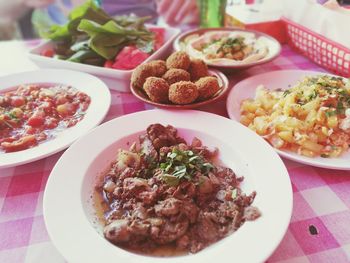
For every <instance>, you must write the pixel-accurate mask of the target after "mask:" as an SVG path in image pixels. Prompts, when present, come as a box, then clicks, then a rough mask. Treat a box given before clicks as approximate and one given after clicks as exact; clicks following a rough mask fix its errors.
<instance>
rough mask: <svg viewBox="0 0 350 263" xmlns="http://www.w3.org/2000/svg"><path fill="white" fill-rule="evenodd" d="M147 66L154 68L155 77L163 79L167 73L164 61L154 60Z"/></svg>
mask: <svg viewBox="0 0 350 263" xmlns="http://www.w3.org/2000/svg"><path fill="white" fill-rule="evenodd" d="M147 64H148V65H150V66H151V67H152V70H153V73H154V76H155V77H161V76H163V75H164V73H165V72H166V71H167V68H166V64H165V61H163V60H153V61H151V62H148V63H147Z"/></svg>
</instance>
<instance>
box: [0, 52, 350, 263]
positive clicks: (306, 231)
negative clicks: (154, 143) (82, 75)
mask: <svg viewBox="0 0 350 263" xmlns="http://www.w3.org/2000/svg"><path fill="white" fill-rule="evenodd" d="M280 69H305V70H319V71H323V70H322V69H321V68H319V67H317V66H316V65H315V64H313V63H311V62H309V61H308V60H307V59H305V58H304V57H302V56H300V55H298V54H296V53H294V52H293V51H292V50H291V49H290V48H289V47H288V46H284V47H283V50H282V53H281V55H280V56H279V57H278V58H277V59H276V60H274V61H273V62H270V63H268V64H265V65H262V66H256V67H254V68H251V69H249V70H246V71H242V72H235V73H232V74H231V75H230V76H229V78H230V84H231V86H232V85H233V84H234V83H236V82H238V81H239V80H242V79H244V78H247V77H249V76H252V75H255V74H259V73H263V72H267V71H272V70H280ZM149 108H151V107H150V106H148V105H145V104H143V103H141V102H140V101H138V100H137V99H136V98H134V97H133V95H131V94H126V93H119V92H116V91H112V106H111V108H110V110H109V113H108V116H107V118H106V120H109V119H112V118H116V117H118V116H121V115H125V114H128V113H132V112H136V111H142V110H147V109H149ZM201 110H205V111H210V112H214V113H217V114H220V115H223V116H227V113H226V110H225V100H221V101H219V102H217V103H216V104H214V105H210V106H207V107H205V108H202V109H201ZM62 153H63V152H60V153H58V154H55V155H53V156H51V157H48V158H45V159H43V160H40V161H36V162H33V163H30V164H26V165H22V166H17V167H13V168H9V169H0V262H4V263H7V262H16V263H17V262H19V263H20V262H33V263H40V262H45V263H46V262H50V263H53V262H65V260H64V258H63V257H62V256H61V255H60V254H59V253H58V252H57V250H56V249H55V248H54V247H53V245H52V243H51V241H50V238H49V237H48V234H47V231H46V228H45V224H44V219H43V210H42V198H43V192H44V189H45V185H46V182H47V178H48V177H49V175H50V171H51V169H52V168H53V166H54V165H55V163H56V161H57V160H58V158H59V157H60V156H61V154H62ZM284 162H285V164H286V166H287V168H288V171H289V175H290V178H291V181H292V184H293V192H294V209H293V216H292V220H291V223H290V226H289V229H288V231H287V233H286V235H285V237H284V239H283V241H282V242H281V244H280V245H279V247H278V248H277V250H276V251H275V252H274V253H273V255H272V256H271V257H270V258H269V259H268V262H317V263H321V262H337V263H342V262H350V226H349V225H350V224H349V223H350V172H345V171H334V170H326V169H319V168H314V167H311V166H306V165H303V164H299V163H295V162H291V161H288V160H284ZM72 176H73V175H72ZM62 231H64V229H62ZM271 231H273V229H271ZM241 262H243V261H241Z"/></svg>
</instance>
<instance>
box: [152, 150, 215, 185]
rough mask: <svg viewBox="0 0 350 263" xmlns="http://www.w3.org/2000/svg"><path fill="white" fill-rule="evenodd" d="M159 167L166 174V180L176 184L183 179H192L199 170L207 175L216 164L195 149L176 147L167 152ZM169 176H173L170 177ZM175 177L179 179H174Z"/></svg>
mask: <svg viewBox="0 0 350 263" xmlns="http://www.w3.org/2000/svg"><path fill="white" fill-rule="evenodd" d="M159 168H160V169H161V170H162V171H163V172H164V173H165V174H166V177H165V178H163V176H162V178H163V179H164V180H165V181H166V182H168V181H169V180H171V182H170V183H171V184H175V183H176V182H177V183H179V181H180V180H181V179H187V180H192V178H193V176H194V175H195V174H196V173H197V172H199V173H201V174H203V175H207V174H208V173H209V172H210V171H211V170H212V169H214V166H213V165H212V164H211V163H209V162H207V161H206V160H205V159H204V158H203V157H202V156H200V155H197V154H195V153H194V152H193V151H190V150H187V151H181V150H179V149H176V148H174V149H173V150H172V151H171V152H169V153H168V154H167V156H166V159H165V161H164V162H162V163H160V165H159ZM169 176H172V177H171V178H170V179H169ZM173 177H175V178H177V179H178V180H177V181H176V180H174V178H173Z"/></svg>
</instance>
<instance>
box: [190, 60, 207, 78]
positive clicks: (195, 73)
mask: <svg viewBox="0 0 350 263" xmlns="http://www.w3.org/2000/svg"><path fill="white" fill-rule="evenodd" d="M188 72H189V73H190V74H191V80H192V81H196V80H198V79H200V78H202V77H206V76H208V75H209V73H208V66H207V64H205V62H204V61H203V60H201V59H192V60H191V64H190V67H189V68H188Z"/></svg>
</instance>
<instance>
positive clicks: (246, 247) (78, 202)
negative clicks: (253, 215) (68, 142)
mask: <svg viewBox="0 0 350 263" xmlns="http://www.w3.org/2000/svg"><path fill="white" fill-rule="evenodd" d="M157 122H158V123H161V124H163V125H166V124H170V125H173V126H174V127H176V128H177V129H178V131H179V135H180V136H182V137H184V138H185V139H186V140H188V141H189V140H191V139H192V138H193V137H194V136H196V137H198V138H199V139H201V140H202V142H203V144H205V145H207V146H209V147H214V146H216V147H218V149H219V153H220V155H219V158H220V159H221V160H222V161H223V163H224V164H225V165H227V166H229V167H231V168H233V170H234V171H235V172H236V174H238V175H240V176H241V175H243V176H244V177H245V180H244V183H243V184H242V189H243V191H245V192H247V193H250V192H251V191H252V190H256V191H257V196H256V199H255V201H254V203H253V204H254V205H255V206H257V207H258V208H259V209H260V210H261V212H262V216H261V217H260V218H259V219H258V220H256V221H254V222H247V223H245V224H244V225H243V226H242V227H241V228H240V229H239V230H238V231H237V232H235V233H234V234H232V235H230V236H228V237H227V238H224V239H223V240H221V241H219V242H217V243H215V244H213V245H211V246H209V247H208V248H206V249H204V250H203V251H201V252H199V253H197V254H194V255H186V256H178V257H170V258H161V257H150V256H142V255H139V254H134V253H131V252H128V251H126V250H123V249H121V248H119V247H117V246H114V245H113V244H111V243H110V242H109V241H107V240H106V239H105V238H104V237H103V236H102V234H101V225H100V224H99V223H98V222H97V220H96V215H95V209H94V207H93V201H92V199H91V195H92V193H93V191H94V187H95V185H96V181H98V178H100V176H101V173H103V172H104V171H105V170H106V169H107V168H108V166H109V164H110V163H111V162H112V161H113V160H114V158H115V154H116V151H117V149H119V148H127V147H128V146H127V145H129V146H130V144H128V143H130V142H133V141H134V140H136V139H137V137H138V135H139V134H140V133H141V132H144V130H145V129H146V128H147V126H148V125H149V124H152V123H157ZM218 127H220V128H219V129H218ZM77 155H79V158H75V156H77ZM266 164H268V165H266ZM72 175H73V176H72ZM43 205H44V219H45V223H46V227H47V229H48V233H49V236H50V238H51V240H52V242H53V243H54V245H55V246H56V247H57V249H58V250H59V251H60V252H61V253H62V255H63V256H64V257H65V258H66V259H67V260H68V261H69V262H86V263H87V262H104V261H105V262H110V261H115V262H123V263H131V262H132V263H139V262H143V263H160V262H169V263H174V262H179V263H180V262H181V263H186V262H191V263H196V262H227V261H228V260H232V258H235V259H236V260H238V261H239V262H262V261H264V260H266V259H267V258H268V257H269V255H271V253H272V252H273V251H274V249H275V248H276V247H277V246H278V244H279V243H280V241H281V239H282V238H283V236H284V234H285V231H286V230H287V227H288V224H289V221H290V216H291V212H292V189H291V183H290V180H289V177H288V173H287V170H286V168H285V166H284V164H283V162H282V161H281V159H280V158H279V157H278V155H277V154H276V153H275V152H274V151H273V149H272V148H271V147H269V145H268V144H267V143H266V142H265V141H264V140H263V139H261V138H260V137H259V136H257V135H256V134H254V132H252V131H250V130H249V129H248V128H245V127H244V126H242V125H240V124H239V123H237V122H232V121H231V120H229V119H227V118H224V117H221V116H218V115H215V114H211V113H206V112H201V111H193V110H184V111H181V112H179V111H176V110H172V111H170V110H149V111H143V112H138V113H134V114H130V115H125V116H123V117H120V118H116V119H114V120H111V121H109V122H106V123H104V124H103V125H101V126H99V127H97V128H96V129H94V130H93V131H91V132H90V133H89V134H87V135H86V136H84V137H83V138H81V139H80V140H78V141H77V142H75V143H74V144H73V145H72V146H71V147H70V148H69V149H68V150H67V151H66V152H65V153H64V154H63V155H62V157H61V158H60V160H59V161H58V162H57V164H56V165H55V167H54V169H53V170H52V172H51V175H50V177H49V180H48V183H47V185H46V189H45V194H44V201H43ZM272 230H273V231H272Z"/></svg>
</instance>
